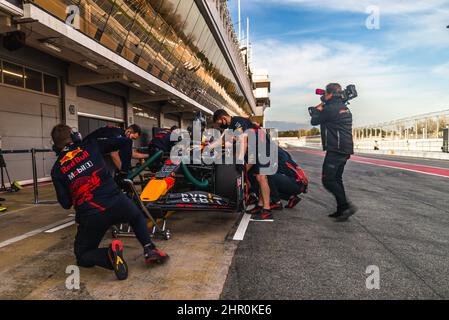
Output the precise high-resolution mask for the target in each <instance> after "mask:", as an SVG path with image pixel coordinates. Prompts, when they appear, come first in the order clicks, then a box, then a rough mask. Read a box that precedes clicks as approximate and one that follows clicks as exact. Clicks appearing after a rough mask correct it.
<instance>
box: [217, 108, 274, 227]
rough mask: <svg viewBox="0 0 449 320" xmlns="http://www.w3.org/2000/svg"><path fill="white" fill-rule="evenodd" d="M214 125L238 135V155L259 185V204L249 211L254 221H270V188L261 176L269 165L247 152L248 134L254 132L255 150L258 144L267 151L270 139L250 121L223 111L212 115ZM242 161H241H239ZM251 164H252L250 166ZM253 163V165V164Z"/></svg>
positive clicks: (256, 155)
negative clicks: (265, 144) (264, 146)
mask: <svg viewBox="0 0 449 320" xmlns="http://www.w3.org/2000/svg"><path fill="white" fill-rule="evenodd" d="M213 121H214V123H216V124H218V125H220V128H221V129H230V130H233V131H234V133H235V134H236V135H238V140H239V142H240V150H239V151H238V155H240V156H242V155H245V163H246V170H247V172H248V173H249V174H254V175H255V177H256V180H257V182H258V184H259V195H260V196H259V203H258V205H257V206H256V207H255V208H254V209H253V210H251V211H250V213H251V214H252V219H253V220H254V221H272V220H273V215H272V212H271V207H270V186H269V184H268V178H267V176H266V175H264V174H262V172H261V169H262V168H267V167H270V163H266V164H263V163H261V162H260V159H259V155H258V154H257V152H256V154H253V153H250V152H248V151H249V150H248V134H250V133H251V132H254V134H255V137H256V144H257V147H256V149H258V148H259V143H264V141H265V143H267V146H268V148H267V149H266V150H267V151H269V150H270V148H269V145H270V137H269V135H268V134H267V133H266V132H265V130H264V129H263V128H261V127H260V126H258V125H257V124H255V123H253V122H252V121H251V120H250V119H247V118H243V117H231V116H230V115H229V114H228V113H227V112H226V111H225V110H223V109H220V110H217V111H216V112H215V113H214V116H213ZM239 160H242V159H239ZM251 163H252V164H251ZM254 163H255V164H254Z"/></svg>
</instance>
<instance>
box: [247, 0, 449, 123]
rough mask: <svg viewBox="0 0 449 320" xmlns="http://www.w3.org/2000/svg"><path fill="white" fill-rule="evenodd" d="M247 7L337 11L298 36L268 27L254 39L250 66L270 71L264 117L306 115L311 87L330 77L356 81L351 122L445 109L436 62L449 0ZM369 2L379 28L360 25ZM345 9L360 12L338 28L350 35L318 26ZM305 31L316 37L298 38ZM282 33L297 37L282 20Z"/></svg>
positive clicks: (440, 65)
mask: <svg viewBox="0 0 449 320" xmlns="http://www.w3.org/2000/svg"><path fill="white" fill-rule="evenodd" d="M245 5H246V6H247V9H249V10H250V11H251V10H259V12H260V10H262V9H263V10H266V8H267V6H269V7H270V8H272V9H273V10H271V11H272V12H273V13H272V14H276V10H275V8H279V7H280V6H283V7H285V6H288V7H289V8H291V9H292V10H297V11H298V17H301V15H302V14H303V12H304V9H308V11H307V15H310V14H314V13H313V12H316V14H317V17H319V16H320V13H321V12H327V13H335V15H334V17H335V20H333V19H332V18H330V19H329V21H326V23H325V24H324V25H323V24H320V23H319V22H318V21H317V23H316V24H314V25H310V26H303V28H304V29H303V30H301V31H300V32H299V33H298V34H299V37H296V38H295V37H289V39H288V40H286V39H282V38H279V35H275V34H270V32H269V31H267V30H264V33H261V36H262V37H261V38H257V37H255V39H256V40H255V41H253V48H254V50H253V52H254V56H253V59H254V65H255V67H256V68H257V67H261V68H264V69H268V71H269V73H270V77H271V79H272V108H271V109H270V110H269V111H268V112H267V118H268V119H269V120H279V121H296V122H304V121H306V120H308V119H309V116H308V113H307V107H308V106H311V105H315V104H317V103H318V98H317V97H316V96H315V95H314V89H315V88H318V87H323V86H325V85H326V84H327V83H329V82H334V81H336V82H340V83H341V84H342V85H348V84H350V83H354V84H356V85H357V88H358V90H359V94H360V97H359V98H358V99H357V100H355V101H354V102H353V104H352V110H353V113H354V118H355V123H356V125H366V124H370V123H376V122H383V121H387V120H393V119H398V118H403V117H405V116H412V115H417V114H423V113H427V112H432V111H439V110H444V109H449V90H447V79H448V78H449V62H444V61H443V62H442V61H441V60H442V59H444V57H446V56H444V57H443V55H445V54H446V53H447V52H449V51H448V49H449V31H448V29H446V26H447V25H448V24H449V0H417V1H413V2H410V1H408V0H407V1H406V0H402V1H401V0H400V1H390V0H357V1H355V0H340V1H332V0H251V1H248V2H246V3H245ZM372 5H377V6H378V7H379V9H380V14H381V30H380V31H368V30H366V31H364V30H363V29H360V26H363V25H364V21H365V15H366V17H368V14H367V13H366V9H367V7H369V6H372ZM311 10H312V11H313V12H311ZM281 12H282V11H281ZM345 12H346V13H355V14H357V13H359V14H360V16H361V19H360V25H359V27H357V26H354V25H351V23H356V20H357V17H356V18H355V20H354V19H353V18H354V17H353V15H351V16H348V17H351V19H353V20H350V19H348V20H347V22H346V23H348V26H347V27H345V28H343V29H342V30H348V31H351V32H352V35H351V37H344V36H343V35H342V34H341V30H339V31H338V32H336V34H335V35H336V36H339V37H332V39H340V41H336V40H329V38H331V37H328V38H326V34H327V33H329V32H333V30H332V28H331V30H330V31H329V30H326V29H324V30H322V28H326V27H327V26H329V25H332V24H333V23H337V22H338V23H340V22H341V17H342V16H343V17H344V15H343V14H344V13H345ZM330 17H331V16H330ZM277 19H279V18H278V17H277ZM280 21H281V20H280ZM304 30H305V31H304ZM326 31H329V32H327V33H326ZM307 32H309V33H310V32H317V37H315V38H314V39H307V38H303V37H301V34H302V33H304V34H307ZM285 33H286V35H288V34H289V33H290V34H291V35H295V30H289V26H288V25H287V24H286V26H285ZM347 38H348V39H347ZM292 40H293V41H292ZM369 41H372V42H371V43H369Z"/></svg>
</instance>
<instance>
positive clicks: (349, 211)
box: [337, 204, 358, 222]
mask: <svg viewBox="0 0 449 320" xmlns="http://www.w3.org/2000/svg"><path fill="white" fill-rule="evenodd" d="M357 211H358V209H357V207H356V206H354V205H352V204H349V205H348V207H347V208H346V209H345V210H343V211H342V212H341V214H340V215H339V216H338V217H337V222H346V221H348V219H349V217H351V216H353V215H354V214H355V213H356V212H357Z"/></svg>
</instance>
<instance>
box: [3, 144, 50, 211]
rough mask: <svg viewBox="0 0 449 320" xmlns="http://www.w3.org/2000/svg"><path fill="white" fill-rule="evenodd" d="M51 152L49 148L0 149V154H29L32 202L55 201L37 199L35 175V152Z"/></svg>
mask: <svg viewBox="0 0 449 320" xmlns="http://www.w3.org/2000/svg"><path fill="white" fill-rule="evenodd" d="M50 152H53V150H51V149H36V148H32V149H17V150H0V154H2V155H6V154H31V166H32V171H33V196H34V204H53V203H57V201H56V200H44V201H41V200H39V183H38V177H37V164H36V154H37V153H50Z"/></svg>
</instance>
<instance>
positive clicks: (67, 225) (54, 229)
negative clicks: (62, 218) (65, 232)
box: [45, 220, 75, 233]
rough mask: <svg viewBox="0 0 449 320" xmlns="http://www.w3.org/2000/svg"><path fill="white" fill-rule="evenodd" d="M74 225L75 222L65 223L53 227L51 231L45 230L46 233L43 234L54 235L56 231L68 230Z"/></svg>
mask: <svg viewBox="0 0 449 320" xmlns="http://www.w3.org/2000/svg"><path fill="white" fill-rule="evenodd" d="M74 224H75V220H73V221H70V222H67V223H64V224H62V225H60V226H57V227H54V228H53V229H50V230H47V231H45V233H55V232H56V231H59V230H62V229H65V228H68V227H70V226H73V225H74Z"/></svg>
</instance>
